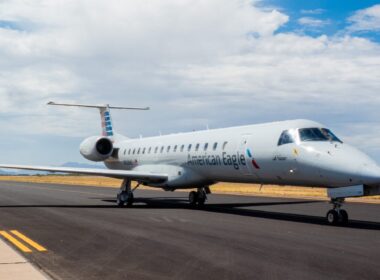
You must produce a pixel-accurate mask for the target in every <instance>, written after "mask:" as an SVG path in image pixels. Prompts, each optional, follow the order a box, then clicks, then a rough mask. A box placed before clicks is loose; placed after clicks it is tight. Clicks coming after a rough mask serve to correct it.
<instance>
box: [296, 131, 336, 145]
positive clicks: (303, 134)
mask: <svg viewBox="0 0 380 280" xmlns="http://www.w3.org/2000/svg"><path fill="white" fill-rule="evenodd" d="M299 135H300V140H301V141H302V142H307V141H330V142H340V143H343V142H342V141H341V140H340V139H339V138H338V137H336V136H335V135H334V133H332V132H331V131H330V130H329V129H327V128H301V129H299Z"/></svg>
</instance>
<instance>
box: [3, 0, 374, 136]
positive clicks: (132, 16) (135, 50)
mask: <svg viewBox="0 0 380 280" xmlns="http://www.w3.org/2000/svg"><path fill="white" fill-rule="evenodd" d="M255 3H256V2H252V1H248V0H209V1H203V0H196V1H194V0H191V1H190V0H183V1H176V0H162V1H148V0H140V1H121V0H108V1H105V0H91V1H90V0H81V1H78V0H67V1H50V0H34V1H25V0H23V1H21V0H14V1H10V0H8V1H2V2H0V22H1V21H2V22H12V25H7V26H6V27H5V25H4V26H2V25H1V24H0V57H1V62H2V63H1V64H0V100H1V102H0V117H1V118H0V126H1V128H2V130H3V131H8V132H11V133H12V134H19V135H20V137H25V135H33V134H44V135H47V134H50V135H52V134H53V135H65V136H75V137H79V136H80V137H85V136H87V135H89V134H92V133H98V132H99V130H100V127H99V120H98V113H97V112H92V111H89V110H76V109H67V108H62V109H58V108H49V107H47V106H45V103H46V102H47V101H49V100H55V101H67V102H81V103H84V102H87V103H110V104H115V105H129V106H145V105H147V106H151V107H152V111H150V112H113V115H114V116H113V117H114V118H113V119H114V122H115V127H116V129H118V130H119V131H121V132H126V134H129V135H130V136H138V135H139V134H144V135H152V134H157V133H158V132H159V131H161V132H162V133H166V132H175V131H189V130H192V129H203V128H205V127H206V125H209V127H210V128H213V127H225V126H228V125H238V124H249V123H255V122H261V121H272V120H280V119H285V118H298V117H307V118H313V119H315V118H316V120H318V121H322V122H325V123H327V124H330V125H332V126H335V127H336V128H338V130H339V128H342V127H343V124H344V123H345V122H347V121H349V122H355V123H357V124H358V125H359V123H365V122H367V121H368V120H370V119H371V118H375V115H374V114H375V113H369V112H378V104H379V103H380V99H379V95H378V92H379V89H380V46H379V44H378V43H376V42H371V41H370V40H368V39H365V38H360V37H355V36H353V35H350V36H333V37H327V36H320V37H311V36H306V35H299V34H295V33H292V32H287V33H281V32H279V28H280V27H281V26H282V25H284V24H285V23H286V22H287V21H288V19H289V17H288V16H287V15H286V14H284V13H283V12H280V11H278V10H275V9H267V8H265V7H258V6H256V5H255ZM261 6H263V4H262V3H261ZM304 14H316V12H314V13H311V12H308V13H304ZM305 19H308V17H304V20H302V21H303V23H304V24H309V25H313V24H314V25H315V24H317V25H318V24H322V23H320V22H317V21H318V20H317V21H316V19H314V18H309V20H305ZM310 19H311V21H310ZM352 22H353V21H352ZM359 105H360V106H359ZM364 116H367V117H366V118H365V117H364ZM358 131H359V130H358ZM376 137H378V139H380V136H376Z"/></svg>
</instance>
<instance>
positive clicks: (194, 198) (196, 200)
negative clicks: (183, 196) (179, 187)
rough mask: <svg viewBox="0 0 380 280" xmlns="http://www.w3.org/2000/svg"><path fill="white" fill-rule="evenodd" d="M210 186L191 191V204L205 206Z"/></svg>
mask: <svg viewBox="0 0 380 280" xmlns="http://www.w3.org/2000/svg"><path fill="white" fill-rule="evenodd" d="M210 193H211V191H210V188H209V187H201V188H198V190H197V191H192V192H190V193H189V203H190V205H191V206H203V205H204V204H205V202H206V200H207V194H210Z"/></svg>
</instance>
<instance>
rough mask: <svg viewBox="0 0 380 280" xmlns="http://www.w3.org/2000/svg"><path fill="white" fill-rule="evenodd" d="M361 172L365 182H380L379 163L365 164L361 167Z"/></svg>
mask: <svg viewBox="0 0 380 280" xmlns="http://www.w3.org/2000/svg"><path fill="white" fill-rule="evenodd" d="M359 174H360V177H361V178H362V180H363V183H364V184H376V183H377V184H379V183H380V167H379V166H377V165H372V164H371V165H365V166H363V167H362V168H361V170H360V172H359Z"/></svg>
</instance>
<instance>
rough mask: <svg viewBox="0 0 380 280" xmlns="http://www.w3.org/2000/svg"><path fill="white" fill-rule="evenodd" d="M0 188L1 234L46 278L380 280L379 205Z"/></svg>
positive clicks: (108, 190)
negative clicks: (36, 247) (339, 207)
mask: <svg viewBox="0 0 380 280" xmlns="http://www.w3.org/2000/svg"><path fill="white" fill-rule="evenodd" d="M116 191H117V190H116V189H113V188H97V187H83V186H64V185H48V184H29V183H15V182H0V230H3V231H11V230H17V231H19V232H21V233H23V234H25V235H26V236H28V237H29V238H30V239H32V240H34V241H35V242H37V243H38V244H40V245H42V246H43V247H45V248H46V249H47V251H46V252H38V251H33V252H32V253H23V255H25V256H26V257H27V258H28V259H29V260H30V261H31V262H32V263H34V264H35V265H37V266H38V267H41V268H42V269H43V270H44V271H45V272H46V273H47V274H48V275H50V276H51V277H52V278H53V279H355V280H356V279H380V266H379V260H380V205H375V204H361V203H347V204H346V205H345V209H346V210H347V211H348V212H349V215H350V219H351V220H350V223H349V225H348V226H346V227H332V226H328V225H326V223H325V220H324V216H325V214H326V212H327V210H329V209H330V207H331V206H330V205H329V204H328V203H327V202H324V201H311V200H299V199H279V198H262V197H260V198H258V197H248V196H233V195H214V194H213V195H211V196H209V201H208V205H207V207H205V208H204V209H200V210H197V209H190V208H189V207H188V205H187V193H183V192H178V193H166V192H160V191H145V190H140V191H136V192H135V196H136V198H137V203H136V206H134V207H133V208H130V209H128V208H117V207H116V206H115V199H114V197H115V194H116Z"/></svg>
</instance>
